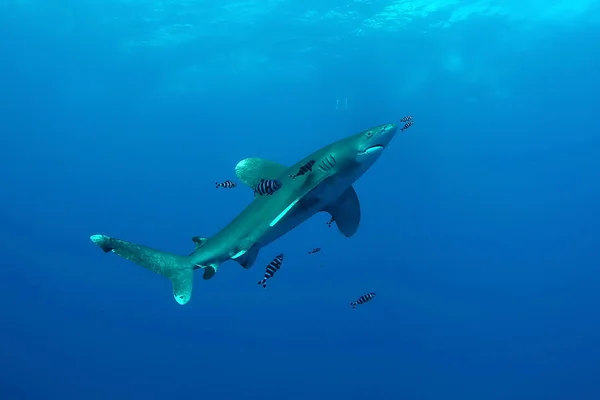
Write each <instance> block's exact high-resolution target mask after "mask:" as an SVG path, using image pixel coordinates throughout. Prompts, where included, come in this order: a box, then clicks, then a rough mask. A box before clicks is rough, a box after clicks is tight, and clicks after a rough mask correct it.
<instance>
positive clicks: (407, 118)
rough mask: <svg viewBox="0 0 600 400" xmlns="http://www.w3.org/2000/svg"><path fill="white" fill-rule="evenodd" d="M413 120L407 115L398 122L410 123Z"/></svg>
mask: <svg viewBox="0 0 600 400" xmlns="http://www.w3.org/2000/svg"><path fill="white" fill-rule="evenodd" d="M412 120H413V116H412V115H407V116H406V117H404V118H402V119H401V120H400V122H408V121H412Z"/></svg>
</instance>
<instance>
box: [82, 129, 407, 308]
mask: <svg viewBox="0 0 600 400" xmlns="http://www.w3.org/2000/svg"><path fill="white" fill-rule="evenodd" d="M397 130H398V126H397V125H396V124H387V125H381V126H377V127H374V128H371V129H369V130H366V131H364V132H361V133H358V134H355V135H353V136H350V137H347V138H345V139H342V140H339V141H337V142H335V143H332V144H330V145H328V146H326V147H323V148H322V149H320V150H317V151H316V152H314V153H313V154H311V155H309V156H307V157H305V158H303V159H302V160H300V161H298V162H297V163H296V164H294V165H293V166H291V167H285V166H283V165H280V164H278V163H275V162H273V161H268V160H262V159H260V158H248V159H245V160H242V161H240V162H239V163H238V165H237V166H236V174H237V175H238V178H239V179H240V180H241V181H243V182H244V183H246V184H247V185H248V186H250V187H253V186H255V185H256V184H257V183H258V182H260V179H261V178H264V179H279V180H280V181H281V182H282V184H283V186H282V188H281V189H279V190H278V191H277V192H275V193H274V194H273V195H268V196H256V197H255V198H254V200H253V201H252V202H251V203H250V204H249V205H248V206H247V207H246V208H245V209H244V210H243V211H242V212H241V213H240V214H239V215H238V216H237V217H236V218H234V219H233V220H232V221H231V222H230V223H229V224H228V225H226V226H225V227H224V228H223V229H221V231H220V232H218V233H217V234H216V235H214V236H212V237H211V238H208V239H206V238H201V237H194V238H193V240H194V242H195V243H196V245H197V246H196V250H195V251H194V252H193V253H191V254H190V255H188V256H180V255H176V254H171V253H167V252H163V251H159V250H155V249H151V248H149V247H145V246H141V245H137V244H134V243H131V242H126V241H124V240H120V239H116V238H111V237H109V236H106V235H92V236H91V238H90V239H91V240H92V241H93V242H94V243H96V244H97V245H98V246H99V247H100V248H102V249H103V250H104V251H105V252H109V251H112V252H114V253H116V254H118V255H119V256H121V257H123V258H125V259H127V260H130V261H132V262H134V263H136V264H138V265H141V266H143V267H145V268H148V269H149V270H151V271H153V272H156V273H159V274H161V275H164V276H166V277H168V278H169V279H171V282H172V283H173V295H174V297H175V300H176V301H177V302H178V303H179V304H182V305H183V304H186V303H187V302H188V301H189V300H190V298H191V295H192V286H193V271H194V270H195V269H199V268H202V269H204V275H203V276H204V279H210V278H211V277H212V276H214V274H215V273H216V271H217V269H218V267H219V265H220V264H222V263H224V262H226V261H228V260H235V261H237V262H238V263H239V264H240V265H241V266H243V267H244V268H250V267H251V266H252V264H254V261H255V260H256V257H257V255H258V252H259V250H260V249H261V248H262V247H264V246H266V245H268V244H269V243H271V242H273V241H275V240H277V239H278V238H280V237H281V236H283V235H285V234H286V233H287V232H289V231H290V230H292V229H294V228H295V227H297V226H298V225H300V224H301V223H303V222H304V221H306V220H307V219H309V218H310V217H312V216H313V215H314V214H316V213H317V212H320V211H326V212H329V213H330V214H331V215H332V216H333V217H334V218H335V221H336V224H337V226H338V229H339V230H340V232H341V233H342V234H343V235H345V236H347V237H349V236H352V235H353V234H354V233H355V232H356V230H357V229H358V225H359V222H360V206H359V203H358V197H357V196H356V192H355V191H354V189H353V188H352V184H353V183H354V182H355V181H356V180H357V179H358V178H360V177H361V176H362V175H363V174H364V173H365V172H366V171H367V170H368V169H369V168H370V167H371V166H372V165H373V164H374V163H375V161H377V159H378V158H379V157H380V156H381V154H382V153H383V150H384V149H385V148H386V147H387V145H388V144H389V143H390V141H391V140H392V138H393V137H394V135H395V134H396V132H397ZM309 160H315V161H316V163H315V165H314V167H313V170H312V172H309V173H307V174H305V175H302V176H299V177H297V178H295V179H292V178H291V177H290V175H293V174H294V173H295V172H297V171H298V169H299V168H300V167H301V166H302V165H304V164H306V163H307V162H308V161H309Z"/></svg>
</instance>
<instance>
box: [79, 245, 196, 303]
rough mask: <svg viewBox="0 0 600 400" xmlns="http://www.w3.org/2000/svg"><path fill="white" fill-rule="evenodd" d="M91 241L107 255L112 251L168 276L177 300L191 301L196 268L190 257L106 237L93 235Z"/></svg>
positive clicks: (180, 301)
mask: <svg viewBox="0 0 600 400" xmlns="http://www.w3.org/2000/svg"><path fill="white" fill-rule="evenodd" d="M90 239H91V240H92V242H94V243H95V244H96V245H97V246H98V247H100V248H101V249H102V250H103V251H104V252H105V253H108V252H110V251H112V252H113V253H115V254H117V255H119V256H121V257H123V258H125V259H126V260H129V261H132V262H134V263H136V264H137V265H140V266H142V267H144V268H147V269H149V270H150V271H152V272H156V273H157V274H160V275H162V276H166V277H167V278H169V279H170V280H171V283H172V284H173V297H175V300H176V301H177V302H178V303H179V304H181V305H183V304H186V303H187V302H188V301H190V298H191V297H192V287H193V284H194V266H193V264H192V263H191V259H190V257H185V256H180V255H177V254H172V253H167V252H164V251H160V250H155V249H152V248H150V247H145V246H141V245H139V244H135V243H131V242H126V241H124V240H120V239H116V238H111V237H110V236H106V235H92V236H90Z"/></svg>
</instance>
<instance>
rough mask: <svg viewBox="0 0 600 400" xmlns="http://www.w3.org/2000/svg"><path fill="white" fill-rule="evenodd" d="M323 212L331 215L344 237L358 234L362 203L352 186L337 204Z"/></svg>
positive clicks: (328, 206) (329, 205) (332, 204)
mask: <svg viewBox="0 0 600 400" xmlns="http://www.w3.org/2000/svg"><path fill="white" fill-rule="evenodd" d="M323 211H326V212H328V213H329V214H331V216H332V217H333V219H334V221H335V224H336V225H337V227H338V229H339V231H340V232H341V233H342V235H344V236H346V237H350V236H352V235H354V234H355V233H356V230H357V229H358V225H359V223H360V203H359V202H358V196H357V195H356V191H355V190H354V188H353V187H352V186H350V187H349V188H348V189H346V191H345V192H344V193H342V195H341V196H340V197H339V198H338V199H337V200H336V201H335V202H333V203H331V204H328V205H327V206H326V207H325V208H323Z"/></svg>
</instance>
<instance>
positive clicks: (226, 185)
mask: <svg viewBox="0 0 600 400" xmlns="http://www.w3.org/2000/svg"><path fill="white" fill-rule="evenodd" d="M215 185H216V186H215V188H217V189H218V188H220V187H224V188H226V189H231V188H234V187H236V186H237V183H235V182H234V181H225V182H221V183H219V182H215Z"/></svg>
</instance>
